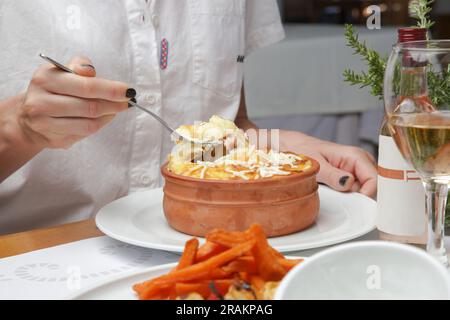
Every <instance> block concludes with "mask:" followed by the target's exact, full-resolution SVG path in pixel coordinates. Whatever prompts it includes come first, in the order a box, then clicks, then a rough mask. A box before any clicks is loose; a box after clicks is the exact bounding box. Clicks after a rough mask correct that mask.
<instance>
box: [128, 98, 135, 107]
mask: <svg viewBox="0 0 450 320" xmlns="http://www.w3.org/2000/svg"><path fill="white" fill-rule="evenodd" d="M130 101H133V102H134V103H136V102H137V101H136V99H135V98H132V99H130ZM131 107H134V106H133V105H132V104H131V103H128V108H131Z"/></svg>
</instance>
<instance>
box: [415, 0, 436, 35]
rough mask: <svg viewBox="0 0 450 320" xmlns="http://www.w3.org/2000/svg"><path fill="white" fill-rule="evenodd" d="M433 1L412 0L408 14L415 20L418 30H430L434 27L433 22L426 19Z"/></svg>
mask: <svg viewBox="0 0 450 320" xmlns="http://www.w3.org/2000/svg"><path fill="white" fill-rule="evenodd" d="M433 2H434V0H413V1H411V2H410V4H409V12H410V14H411V16H412V17H413V18H414V19H416V20H417V25H416V26H417V27H418V28H425V29H430V28H431V27H432V26H433V25H434V21H432V20H430V19H429V18H428V16H429V14H430V12H431V10H432V9H433V8H432V4H433Z"/></svg>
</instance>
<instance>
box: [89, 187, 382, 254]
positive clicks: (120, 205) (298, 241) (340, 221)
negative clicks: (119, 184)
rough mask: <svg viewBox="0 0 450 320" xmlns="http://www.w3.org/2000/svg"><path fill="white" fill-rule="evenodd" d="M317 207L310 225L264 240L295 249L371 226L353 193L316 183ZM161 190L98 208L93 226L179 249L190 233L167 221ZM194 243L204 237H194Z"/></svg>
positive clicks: (125, 238)
mask: <svg viewBox="0 0 450 320" xmlns="http://www.w3.org/2000/svg"><path fill="white" fill-rule="evenodd" d="M319 197H320V211H319V215H318V217H317V220H316V222H315V224H314V225H312V226H311V227H309V228H307V229H305V230H302V231H300V232H297V233H293V234H290V235H286V236H279V237H272V238H269V243H270V245H271V246H272V247H274V248H275V249H276V250H278V251H280V252H284V253H285V252H296V251H299V250H307V249H312V248H319V247H324V246H329V245H333V244H337V243H341V242H344V241H348V240H352V239H355V238H357V237H360V236H363V235H365V234H366V233H368V232H370V231H372V230H373V229H374V228H375V216H376V202H375V201H374V200H372V199H370V198H368V197H365V196H363V195H361V194H359V193H340V192H337V191H334V190H332V189H330V188H328V187H325V186H319ZM162 199H163V191H162V189H151V190H148V191H143V192H136V193H132V194H130V195H128V196H126V197H124V198H121V199H118V200H115V201H113V202H111V203H110V204H108V205H106V206H105V207H103V208H102V209H101V210H100V211H99V212H98V214H97V216H96V224H97V227H98V228H99V229H100V230H101V231H102V232H103V233H105V234H106V235H108V236H110V237H111V238H114V239H116V240H119V241H122V242H125V243H129V244H132V245H135V246H140V247H145V248H151V249H158V250H165V251H171V252H179V253H181V252H183V250H184V245H185V243H186V241H188V240H189V239H190V238H191V237H192V236H189V235H187V234H184V233H181V232H178V231H176V230H174V229H173V228H171V227H170V226H169V224H168V223H167V221H166V219H165V217H164V212H163V208H162ZM198 240H199V242H200V244H203V243H204V242H205V238H198Z"/></svg>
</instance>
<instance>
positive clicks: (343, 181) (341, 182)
mask: <svg viewBox="0 0 450 320" xmlns="http://www.w3.org/2000/svg"><path fill="white" fill-rule="evenodd" d="M348 179H350V177H349V176H344V177H342V178H340V179H339V184H340V185H341V186H345V184H346V183H347V181H348Z"/></svg>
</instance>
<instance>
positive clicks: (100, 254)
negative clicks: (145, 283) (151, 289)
mask: <svg viewBox="0 0 450 320" xmlns="http://www.w3.org/2000/svg"><path fill="white" fill-rule="evenodd" d="M178 259H179V256H177V255H176V254H173V253H169V252H165V251H158V250H152V249H145V248H140V247H135V246H132V245H129V244H126V243H122V242H119V241H116V240H113V239H111V238H109V237H98V238H92V239H87V240H82V241H77V242H72V243H69V244H64V245H60V246H56V247H52V248H48V249H43V250H37V251H33V252H30V253H25V254H21V255H18V256H13V257H8V258H4V259H0V300H4V299H63V298H65V297H66V296H68V295H70V294H72V293H74V292H75V291H76V290H79V289H82V288H84V287H86V286H89V285H91V284H93V283H95V282H102V281H105V280H107V279H108V278H109V277H113V276H116V275H117V274H119V273H121V272H129V271H132V270H140V269H145V268H148V267H151V266H155V265H160V264H165V263H171V262H175V261H177V260H178Z"/></svg>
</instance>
